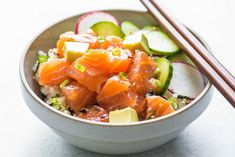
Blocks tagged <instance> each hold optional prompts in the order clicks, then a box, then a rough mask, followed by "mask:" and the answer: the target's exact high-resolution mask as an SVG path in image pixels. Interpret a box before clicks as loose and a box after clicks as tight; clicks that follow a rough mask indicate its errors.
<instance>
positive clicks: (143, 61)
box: [128, 51, 156, 95]
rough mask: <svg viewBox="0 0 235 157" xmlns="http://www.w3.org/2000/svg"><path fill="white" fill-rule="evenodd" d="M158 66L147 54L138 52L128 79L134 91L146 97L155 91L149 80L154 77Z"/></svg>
mask: <svg viewBox="0 0 235 157" xmlns="http://www.w3.org/2000/svg"><path fill="white" fill-rule="evenodd" d="M155 69H156V64H155V62H154V61H153V59H152V58H150V57H149V56H148V55H147V54H146V53H144V52H141V51H136V52H135V55H134V59H133V64H132V66H131V68H130V70H129V72H128V78H129V80H130V82H131V84H132V90H133V91H136V92H137V93H138V94H141V95H145V94H147V93H148V92H150V91H152V90H153V86H152V84H151V83H150V82H149V80H150V79H151V78H152V77H153V76H154V71H155Z"/></svg>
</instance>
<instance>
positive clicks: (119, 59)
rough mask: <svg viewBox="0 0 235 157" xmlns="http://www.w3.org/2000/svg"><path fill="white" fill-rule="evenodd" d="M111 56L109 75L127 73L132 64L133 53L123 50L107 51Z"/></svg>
mask: <svg viewBox="0 0 235 157" xmlns="http://www.w3.org/2000/svg"><path fill="white" fill-rule="evenodd" d="M107 53H108V56H109V62H110V63H109V73H110V74H113V73H119V72H127V70H128V68H129V65H130V63H131V58H130V56H131V52H130V51H129V50H123V49H121V48H116V49H110V50H107Z"/></svg>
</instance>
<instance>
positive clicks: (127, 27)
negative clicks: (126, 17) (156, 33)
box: [121, 21, 140, 36]
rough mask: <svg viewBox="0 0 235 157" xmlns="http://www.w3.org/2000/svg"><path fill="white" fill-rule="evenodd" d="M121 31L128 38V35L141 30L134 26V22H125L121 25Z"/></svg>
mask: <svg viewBox="0 0 235 157" xmlns="http://www.w3.org/2000/svg"><path fill="white" fill-rule="evenodd" d="M121 30H122V32H123V33H124V34H125V35H126V36H127V35H131V34H133V33H134V32H136V31H138V30H140V29H139V28H138V27H137V26H136V25H134V24H133V23H132V22H130V21H124V22H122V24H121Z"/></svg>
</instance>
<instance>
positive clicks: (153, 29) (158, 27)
mask: <svg viewBox="0 0 235 157" xmlns="http://www.w3.org/2000/svg"><path fill="white" fill-rule="evenodd" d="M143 30H147V31H163V30H162V28H161V27H160V26H155V25H147V26H144V28H143Z"/></svg>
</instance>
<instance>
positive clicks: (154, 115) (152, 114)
mask: <svg viewBox="0 0 235 157" xmlns="http://www.w3.org/2000/svg"><path fill="white" fill-rule="evenodd" d="M155 117H156V111H153V112H152V113H151V114H150V115H149V116H148V117H147V119H153V118H155Z"/></svg>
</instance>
